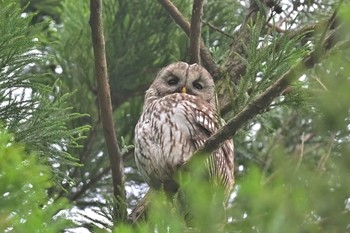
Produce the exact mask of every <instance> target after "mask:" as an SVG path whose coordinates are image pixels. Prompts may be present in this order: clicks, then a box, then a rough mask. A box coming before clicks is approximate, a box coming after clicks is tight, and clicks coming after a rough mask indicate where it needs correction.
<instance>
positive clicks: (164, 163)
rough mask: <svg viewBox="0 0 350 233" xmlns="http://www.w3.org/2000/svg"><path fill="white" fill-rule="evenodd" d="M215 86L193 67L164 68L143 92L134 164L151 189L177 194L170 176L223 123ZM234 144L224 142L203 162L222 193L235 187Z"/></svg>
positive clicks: (206, 75) (205, 75) (172, 65)
mask: <svg viewBox="0 0 350 233" xmlns="http://www.w3.org/2000/svg"><path fill="white" fill-rule="evenodd" d="M215 102H216V101H215V86H214V81H213V79H212V77H211V75H210V74H209V72H208V71H207V70H205V69H204V68H203V67H202V66H200V65H198V64H192V65H189V64H187V63H185V62H177V63H174V64H170V65H169V66H167V67H165V68H163V69H162V70H161V71H160V72H159V73H158V75H157V77H156V78H155V80H154V81H153V83H152V84H151V86H150V88H149V89H148V90H147V91H146V95H145V100H144V106H143V112H142V115H141V117H140V119H139V121H138V123H137V125H136V127H135V161H136V165H137V167H138V169H139V171H140V173H141V175H142V176H143V178H144V180H145V181H146V182H147V183H148V184H149V186H150V187H151V188H155V189H161V188H163V189H164V190H165V191H166V192H176V190H177V189H178V185H177V183H176V182H175V180H174V178H173V176H174V173H175V172H176V171H177V170H178V169H179V168H180V167H181V165H183V164H184V163H186V162H187V161H188V160H189V159H190V158H191V156H192V155H193V153H194V152H195V151H196V150H197V149H199V148H201V147H202V146H203V145H204V143H205V141H206V140H207V139H208V138H209V137H210V136H211V135H213V134H214V133H215V132H216V131H217V130H218V128H219V127H220V126H222V124H224V122H223V120H221V119H220V118H219V117H218V115H217V109H216V103H215ZM233 161H234V158H233V141H232V140H227V141H225V142H224V143H223V144H222V145H221V146H220V147H219V148H217V149H216V150H215V151H214V152H212V154H211V155H209V156H208V159H207V161H206V164H207V168H208V173H209V175H210V177H211V178H213V179H212V180H213V182H214V180H215V181H216V182H217V181H219V182H220V183H221V184H222V185H223V187H224V188H225V190H226V191H228V192H229V191H230V190H231V189H232V186H233V184H234V174H233V171H234V162H233Z"/></svg>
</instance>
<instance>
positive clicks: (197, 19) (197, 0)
mask: <svg viewBox="0 0 350 233" xmlns="http://www.w3.org/2000/svg"><path fill="white" fill-rule="evenodd" d="M202 14H203V0H194V1H193V7H192V17H191V28H190V29H191V30H190V64H193V63H197V64H200V50H199V48H200V38H201V21H202Z"/></svg>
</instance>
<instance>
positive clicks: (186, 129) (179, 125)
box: [135, 93, 196, 188]
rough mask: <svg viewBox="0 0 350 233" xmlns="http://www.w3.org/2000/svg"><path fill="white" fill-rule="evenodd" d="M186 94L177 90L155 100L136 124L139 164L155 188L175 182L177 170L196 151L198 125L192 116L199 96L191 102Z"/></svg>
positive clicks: (136, 156) (149, 182)
mask: <svg viewBox="0 0 350 233" xmlns="http://www.w3.org/2000/svg"><path fill="white" fill-rule="evenodd" d="M185 96H187V95H186V94H179V93H175V94H171V95H168V96H165V97H163V98H160V99H157V100H155V101H153V102H152V103H151V104H150V105H149V106H148V107H147V108H146V109H145V110H144V112H143V114H142V116H141V117H140V120H139V121H138V123H137V125H136V128H135V159H136V165H137V167H138V169H139V170H140V172H141V174H142V176H143V177H144V178H145V180H146V182H147V183H148V184H149V185H150V186H152V187H154V188H160V186H161V185H162V184H163V185H165V186H167V185H168V186H169V185H173V184H171V183H172V182H173V181H172V176H173V174H174V172H175V171H176V170H177V168H178V167H179V166H181V165H182V164H183V163H184V162H186V161H187V160H188V159H189V158H190V156H191V155H192V153H193V152H194V151H195V150H196V146H195V144H194V142H193V140H192V138H193V135H192V132H193V131H194V127H195V125H193V124H191V119H190V118H191V116H188V113H189V112H191V110H192V108H193V107H194V106H195V105H194V103H193V102H192V101H195V100H196V98H191V100H192V101H189V100H188V98H184V97H185ZM168 183H170V184H168Z"/></svg>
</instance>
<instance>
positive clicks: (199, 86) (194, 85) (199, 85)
mask: <svg viewBox="0 0 350 233" xmlns="http://www.w3.org/2000/svg"><path fill="white" fill-rule="evenodd" d="M192 85H193V87H194V88H195V89H197V90H202V89H203V86H202V84H200V83H199V82H193V83H192Z"/></svg>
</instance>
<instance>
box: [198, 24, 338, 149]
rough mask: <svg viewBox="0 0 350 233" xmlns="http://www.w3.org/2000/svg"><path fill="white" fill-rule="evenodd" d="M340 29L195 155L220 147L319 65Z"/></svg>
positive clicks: (334, 41)
mask: <svg viewBox="0 0 350 233" xmlns="http://www.w3.org/2000/svg"><path fill="white" fill-rule="evenodd" d="M340 30H341V29H340V28H338V29H337V30H333V31H332V32H330V34H329V35H328V36H327V37H326V38H325V40H324V42H323V43H322V45H323V46H322V48H319V50H313V51H312V52H310V53H309V55H308V56H306V57H305V58H304V59H303V60H302V61H301V62H300V63H299V64H297V65H296V66H294V67H292V68H291V69H290V70H289V71H288V72H286V73H285V74H284V75H283V76H282V77H281V78H279V79H278V80H277V81H276V82H275V83H273V84H272V85H271V86H270V87H269V88H268V89H267V90H266V91H265V92H263V93H261V94H260V95H259V96H257V97H256V98H255V99H254V100H253V101H252V102H251V103H249V104H248V105H247V106H246V107H245V108H244V109H243V110H242V111H240V112H239V113H238V114H237V115H236V116H235V117H233V118H232V119H230V120H229V121H228V122H227V124H226V125H225V126H224V127H222V128H221V129H220V130H218V132H217V133H216V134H215V135H213V136H211V137H210V138H209V139H208V140H207V141H206V142H205V144H204V147H203V148H202V149H201V150H199V151H198V152H196V153H195V154H203V153H208V152H211V151H213V150H214V149H216V148H217V147H219V146H220V144H222V143H223V142H224V141H226V140H227V139H229V138H232V137H233V135H234V134H235V133H236V132H237V130H238V129H240V128H241V127H242V126H243V125H244V124H246V123H247V122H248V121H250V120H251V119H252V118H254V117H255V116H256V115H258V114H260V113H261V112H264V110H265V109H266V108H267V107H268V106H269V105H270V104H271V102H272V101H273V100H274V99H275V98H276V97H278V96H280V95H281V93H282V92H283V91H284V90H285V89H286V88H287V87H288V86H289V84H290V83H291V82H293V81H294V80H296V79H297V78H299V77H300V76H301V75H302V74H303V73H304V72H305V71H306V70H307V69H310V68H312V67H314V66H315V65H316V64H317V63H319V62H320V61H321V60H322V59H323V58H324V57H325V55H326V52H327V51H329V50H330V49H331V48H333V47H334V45H335V44H336V43H337V42H338V40H339V38H337V37H336V34H337V32H339V31H340Z"/></svg>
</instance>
